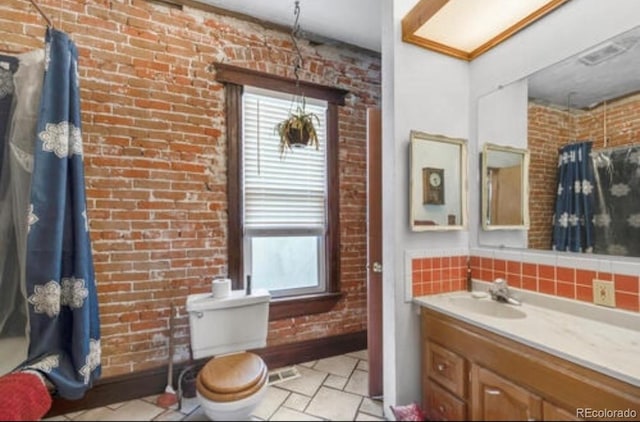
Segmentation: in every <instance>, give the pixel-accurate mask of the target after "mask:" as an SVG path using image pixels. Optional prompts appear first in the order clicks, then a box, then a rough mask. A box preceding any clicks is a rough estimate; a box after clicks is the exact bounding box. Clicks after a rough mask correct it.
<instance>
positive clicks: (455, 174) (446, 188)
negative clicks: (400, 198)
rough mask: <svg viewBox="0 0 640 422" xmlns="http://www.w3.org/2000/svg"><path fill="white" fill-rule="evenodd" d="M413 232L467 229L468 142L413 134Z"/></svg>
mask: <svg viewBox="0 0 640 422" xmlns="http://www.w3.org/2000/svg"><path fill="white" fill-rule="evenodd" d="M410 148H411V150H410V160H411V165H410V166H409V167H410V169H411V170H410V171H411V177H410V195H409V196H410V204H409V208H410V217H409V218H410V221H411V230H413V231H427V230H461V229H463V228H465V227H466V225H467V202H466V200H467V195H466V191H465V189H466V186H467V173H466V169H467V164H466V163H467V141H466V140H464V139H455V138H448V137H446V136H442V135H430V134H428V133H423V132H418V131H411V147H410Z"/></svg>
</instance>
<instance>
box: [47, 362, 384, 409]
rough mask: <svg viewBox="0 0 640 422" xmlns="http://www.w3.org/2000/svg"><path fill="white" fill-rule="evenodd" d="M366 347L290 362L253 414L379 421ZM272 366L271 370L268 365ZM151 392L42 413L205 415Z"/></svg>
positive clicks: (187, 401)
mask: <svg viewBox="0 0 640 422" xmlns="http://www.w3.org/2000/svg"><path fill="white" fill-rule="evenodd" d="M367 358H368V355H367V351H366V350H361V351H358V352H353V353H347V354H345V355H340V356H334V357H330V358H327V359H320V360H316V361H312V362H306V363H302V364H299V365H295V368H296V369H297V371H298V373H299V374H300V376H299V377H292V378H289V379H286V380H282V381H276V382H274V383H272V384H271V385H269V387H268V389H267V393H266V396H265V399H264V400H263V402H262V403H261V404H260V406H259V407H258V408H257V409H256V411H255V412H254V414H253V419H254V420H269V421H321V420H339V421H353V420H355V421H381V420H384V416H383V412H382V402H381V401H379V400H372V399H371V398H369V397H367V383H368V375H367V371H368V362H367ZM274 372H275V371H274ZM156 397H157V396H151V397H145V398H142V399H138V400H131V401H127V402H123V403H117V404H111V405H108V406H105V407H99V408H95V409H90V410H84V411H80V412H73V413H68V414H66V415H61V416H56V417H53V418H49V419H45V420H49V421H125V420H126V421H206V420H208V419H207V417H206V416H205V414H204V412H203V411H202V409H201V408H200V407H199V406H198V404H197V402H196V399H195V398H193V399H184V400H183V403H182V407H181V408H180V409H178V408H177V406H175V408H174V409H165V408H162V407H158V406H156V405H155V401H156Z"/></svg>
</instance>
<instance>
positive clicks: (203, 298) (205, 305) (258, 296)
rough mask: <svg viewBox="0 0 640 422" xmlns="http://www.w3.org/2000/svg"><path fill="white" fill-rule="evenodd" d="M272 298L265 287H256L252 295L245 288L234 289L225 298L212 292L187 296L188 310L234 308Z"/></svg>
mask: <svg viewBox="0 0 640 422" xmlns="http://www.w3.org/2000/svg"><path fill="white" fill-rule="evenodd" d="M270 299H271V294H270V293H269V291H268V290H265V289H255V290H253V291H252V292H251V294H250V295H247V294H246V292H245V291H244V290H232V291H231V294H230V295H229V296H227V297H224V298H215V297H213V295H212V294H211V293H199V294H194V295H189V296H187V312H192V311H207V310H212V309H223V308H234V307H237V306H246V305H252V304H254V303H260V302H268V301H269V300H270Z"/></svg>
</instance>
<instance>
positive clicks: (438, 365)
mask: <svg viewBox="0 0 640 422" xmlns="http://www.w3.org/2000/svg"><path fill="white" fill-rule="evenodd" d="M446 367H447V365H446V364H444V363H439V364H437V365H436V369H437V370H438V372H442V371H444V370H445V368H446Z"/></svg>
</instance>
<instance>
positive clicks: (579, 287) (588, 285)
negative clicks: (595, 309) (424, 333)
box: [410, 249, 640, 312]
mask: <svg viewBox="0 0 640 422" xmlns="http://www.w3.org/2000/svg"><path fill="white" fill-rule="evenodd" d="M417 255H418V254H416V253H414V254H413V255H412V256H411V257H410V262H411V264H410V265H411V294H412V296H423V295H430V294H437V293H444V292H449V291H456V290H465V289H466V273H467V260H468V261H469V264H470V267H471V277H472V278H473V279H476V280H482V281H493V280H495V279H496V278H504V279H506V280H507V282H508V283H509V285H510V286H512V287H517V288H521V289H526V290H531V291H535V292H539V293H545V294H550V295H554V296H561V297H565V298H569V299H574V300H580V301H584V302H589V303H592V302H593V280H594V279H598V280H606V281H612V282H613V283H614V286H615V298H616V307H617V308H619V309H625V310H629V311H634V312H639V311H640V294H639V293H640V292H639V290H640V264H638V263H635V262H631V261H621V262H616V261H611V260H605V259H592V258H588V257H584V256H573V255H572V256H562V255H557V256H556V255H553V254H537V253H520V252H517V253H516V252H513V251H500V250H491V249H475V250H474V249H472V250H471V255H463V254H453V255H450V256H429V255H433V254H432V253H427V254H425V255H424V256H417Z"/></svg>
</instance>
